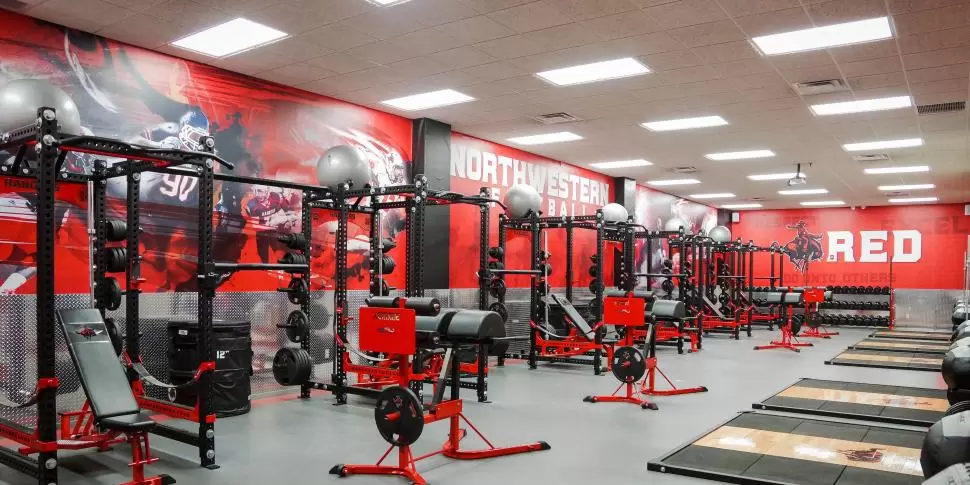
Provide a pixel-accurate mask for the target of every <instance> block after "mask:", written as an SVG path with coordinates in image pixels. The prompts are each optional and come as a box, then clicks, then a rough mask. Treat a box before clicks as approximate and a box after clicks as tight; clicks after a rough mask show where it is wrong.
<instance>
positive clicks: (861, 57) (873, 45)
mask: <svg viewBox="0 0 970 485" xmlns="http://www.w3.org/2000/svg"><path fill="white" fill-rule="evenodd" d="M829 53H830V54H832V57H834V58H835V60H836V62H839V63H842V62H855V61H865V60H868V59H879V58H881V57H891V56H898V55H899V49H898V48H897V47H896V40H895V39H888V40H884V41H880V42H866V43H865V44H856V45H847V46H842V47H836V48H833V49H829Z"/></svg>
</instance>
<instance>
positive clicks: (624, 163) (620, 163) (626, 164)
mask: <svg viewBox="0 0 970 485" xmlns="http://www.w3.org/2000/svg"><path fill="white" fill-rule="evenodd" d="M649 165H653V164H652V163H650V162H648V161H646V160H644V159H642V158H637V159H635V160H617V161H615V162H596V163H591V164H589V166H590V167H593V168H604V169H606V168H630V167H646V166H649Z"/></svg>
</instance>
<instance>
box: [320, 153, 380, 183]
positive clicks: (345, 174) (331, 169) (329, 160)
mask: <svg viewBox="0 0 970 485" xmlns="http://www.w3.org/2000/svg"><path fill="white" fill-rule="evenodd" d="M370 180H371V171H370V165H369V164H368V163H367V160H364V157H363V155H361V154H360V151H358V150H357V149H356V148H354V147H352V146H350V145H337V146H335V147H333V148H331V149H329V150H327V151H326V153H324V154H323V155H321V156H320V160H318V161H317V183H319V184H320V185H321V186H324V187H331V188H333V187H336V186H337V185H339V184H344V183H348V182H349V183H350V184H351V188H353V189H362V188H364V186H365V185H367V184H369V183H370Z"/></svg>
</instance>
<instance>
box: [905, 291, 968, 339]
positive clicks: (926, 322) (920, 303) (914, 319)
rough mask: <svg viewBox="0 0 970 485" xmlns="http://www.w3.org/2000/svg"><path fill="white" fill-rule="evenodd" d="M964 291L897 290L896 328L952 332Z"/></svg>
mask: <svg viewBox="0 0 970 485" xmlns="http://www.w3.org/2000/svg"><path fill="white" fill-rule="evenodd" d="M961 298H963V292H962V290H896V326H897V327H898V328H908V327H913V328H915V327H919V328H934V329H940V330H950V329H951V328H952V322H951V321H950V317H951V316H952V315H953V304H954V303H956V301H957V300H958V299H961Z"/></svg>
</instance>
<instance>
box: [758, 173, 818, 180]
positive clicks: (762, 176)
mask: <svg viewBox="0 0 970 485" xmlns="http://www.w3.org/2000/svg"><path fill="white" fill-rule="evenodd" d="M799 175H801V176H802V177H804V176H805V174H803V173H795V172H785V173H759V174H754V175H748V180H788V179H793V178H795V177H796V176H799Z"/></svg>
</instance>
